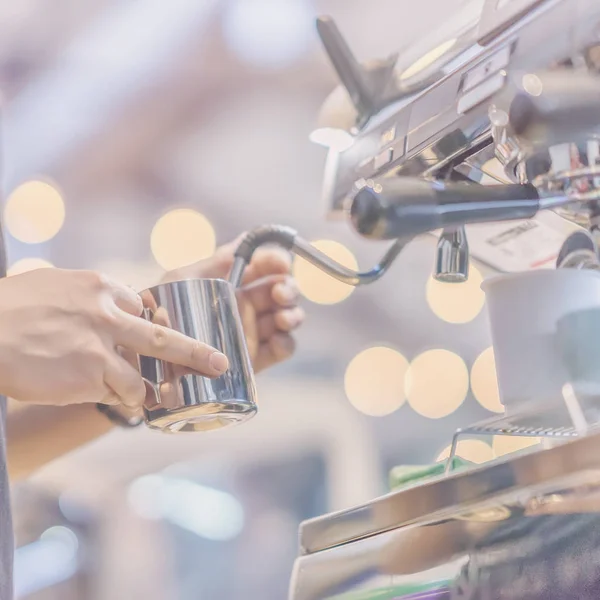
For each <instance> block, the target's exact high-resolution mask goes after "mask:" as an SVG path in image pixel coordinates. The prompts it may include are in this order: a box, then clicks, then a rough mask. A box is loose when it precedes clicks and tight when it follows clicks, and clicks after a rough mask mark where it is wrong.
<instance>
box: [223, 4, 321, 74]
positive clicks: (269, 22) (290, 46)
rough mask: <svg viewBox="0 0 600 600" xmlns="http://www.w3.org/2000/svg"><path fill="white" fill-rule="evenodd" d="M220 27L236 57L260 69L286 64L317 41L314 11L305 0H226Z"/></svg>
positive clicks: (275, 67) (289, 63) (293, 61)
mask: <svg viewBox="0 0 600 600" xmlns="http://www.w3.org/2000/svg"><path fill="white" fill-rule="evenodd" d="M222 28H223V36H224V38H225V41H226V43H227V45H228V46H229V48H230V49H231V50H232V51H233V52H234V53H235V54H236V56H237V57H238V58H239V60H241V61H243V62H245V63H247V64H251V65H253V66H256V67H261V68H270V69H283V68H285V67H289V66H290V65H292V64H294V63H295V62H297V61H298V60H300V59H301V58H302V57H303V56H304V55H305V54H306V53H307V52H308V51H309V50H310V48H311V46H312V44H313V42H314V40H316V32H315V27H314V11H313V10H312V9H311V7H310V4H309V3H308V2H307V1H306V0H252V2H249V1H248V0H229V2H228V3H227V5H226V7H225V9H224V13H223V22H222Z"/></svg>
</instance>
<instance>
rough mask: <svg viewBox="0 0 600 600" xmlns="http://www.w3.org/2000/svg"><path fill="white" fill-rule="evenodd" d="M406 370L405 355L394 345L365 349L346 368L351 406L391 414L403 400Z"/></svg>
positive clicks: (377, 415)
mask: <svg viewBox="0 0 600 600" xmlns="http://www.w3.org/2000/svg"><path fill="white" fill-rule="evenodd" d="M407 369H408V361H407V360H406V358H404V356H402V354H400V353H399V352H397V351H396V350H393V349H392V348H386V347H384V346H377V347H374V348H368V349H367V350H363V351H362V352H361V353H360V354H358V355H357V356H355V357H354V358H353V359H352V361H351V362H350V364H349V365H348V368H347V369H346V376H345V378H344V388H345V390H346V396H347V397H348V400H350V403H351V404H352V406H354V407H355V408H356V409H357V410H359V411H360V412H362V413H364V414H366V415H370V416H373V417H381V416H384V415H389V414H391V413H393V412H394V411H395V410H397V409H398V408H400V406H402V404H403V403H404V400H405V395H404V378H405V375H406V370H407Z"/></svg>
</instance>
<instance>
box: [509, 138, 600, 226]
mask: <svg viewBox="0 0 600 600" xmlns="http://www.w3.org/2000/svg"><path fill="white" fill-rule="evenodd" d="M517 174H518V177H519V179H520V180H522V181H524V180H526V179H527V180H529V181H532V182H533V184H534V185H535V186H536V187H537V188H538V189H539V190H541V191H544V192H545V193H547V194H564V195H566V196H569V197H571V198H573V202H572V203H570V204H569V205H568V206H564V207H560V208H557V209H556V212H557V213H558V214H560V215H561V216H563V217H565V218H566V219H569V220H570V221H573V222H575V223H577V224H578V225H581V226H583V227H586V228H590V227H591V226H592V223H593V219H594V218H595V217H596V216H597V214H598V213H599V212H600V138H593V139H588V140H583V141H581V142H580V143H564V144H558V145H554V146H551V147H550V148H548V149H547V150H544V151H541V152H537V153H535V154H533V155H531V156H528V157H527V158H525V159H524V160H523V161H521V162H520V163H519V165H518V166H517Z"/></svg>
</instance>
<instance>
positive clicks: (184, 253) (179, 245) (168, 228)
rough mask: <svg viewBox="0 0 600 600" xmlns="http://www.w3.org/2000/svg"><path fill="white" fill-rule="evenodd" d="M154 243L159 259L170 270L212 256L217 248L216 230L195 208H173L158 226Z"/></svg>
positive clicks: (157, 223) (152, 238) (155, 255)
mask: <svg viewBox="0 0 600 600" xmlns="http://www.w3.org/2000/svg"><path fill="white" fill-rule="evenodd" d="M150 245H151V248H152V254H153V255H154V258H155V259H156V262H157V263H158V264H159V265H160V266H161V267H162V268H163V269H165V270H167V271H169V270H171V269H177V268H179V267H183V266H185V265H189V264H191V263H193V262H196V261H198V260H202V259H203V258H207V257H209V256H210V255H211V254H212V253H213V252H214V251H215V248H216V236H215V230H214V229H213V226H212V225H211V224H210V222H209V221H208V219H207V218H206V217H205V216H204V215H202V214H200V213H199V212H197V211H195V210H192V209H188V208H181V209H177V210H172V211H170V212H168V213H167V214H165V215H163V216H162V217H161V218H160V219H159V220H158V221H157V222H156V225H154V228H153V229H152V235H151V237H150Z"/></svg>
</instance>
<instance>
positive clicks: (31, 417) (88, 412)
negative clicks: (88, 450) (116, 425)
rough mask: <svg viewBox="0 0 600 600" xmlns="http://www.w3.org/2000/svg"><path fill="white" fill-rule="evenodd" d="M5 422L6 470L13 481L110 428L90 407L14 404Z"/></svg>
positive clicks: (101, 415)
mask: <svg viewBox="0 0 600 600" xmlns="http://www.w3.org/2000/svg"><path fill="white" fill-rule="evenodd" d="M7 421H8V422H7V434H6V445H7V453H8V471H9V474H10V477H11V479H13V480H16V479H23V478H25V477H27V476H28V475H30V474H31V473H33V472H34V471H36V470H37V469H39V468H40V467H43V466H44V465H46V464H48V463H49V462H51V461H53V460H55V459H57V458H59V457H61V456H64V455H65V454H67V453H69V452H71V451H72V450H75V449H76V448H78V447H80V446H83V445H84V444H87V443H88V442H91V441H93V440H95V439H96V438H98V437H100V436H101V435H104V434H105V433H108V432H109V431H110V430H111V429H112V428H113V424H112V423H111V422H110V421H109V419H107V418H106V416H104V415H103V414H101V413H100V412H99V411H98V410H97V409H96V406H95V405H93V404H76V405H75V404H74V405H71V406H65V407H55V406H37V405H29V404H20V403H14V404H13V405H12V406H10V407H9V411H8V419H7Z"/></svg>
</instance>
